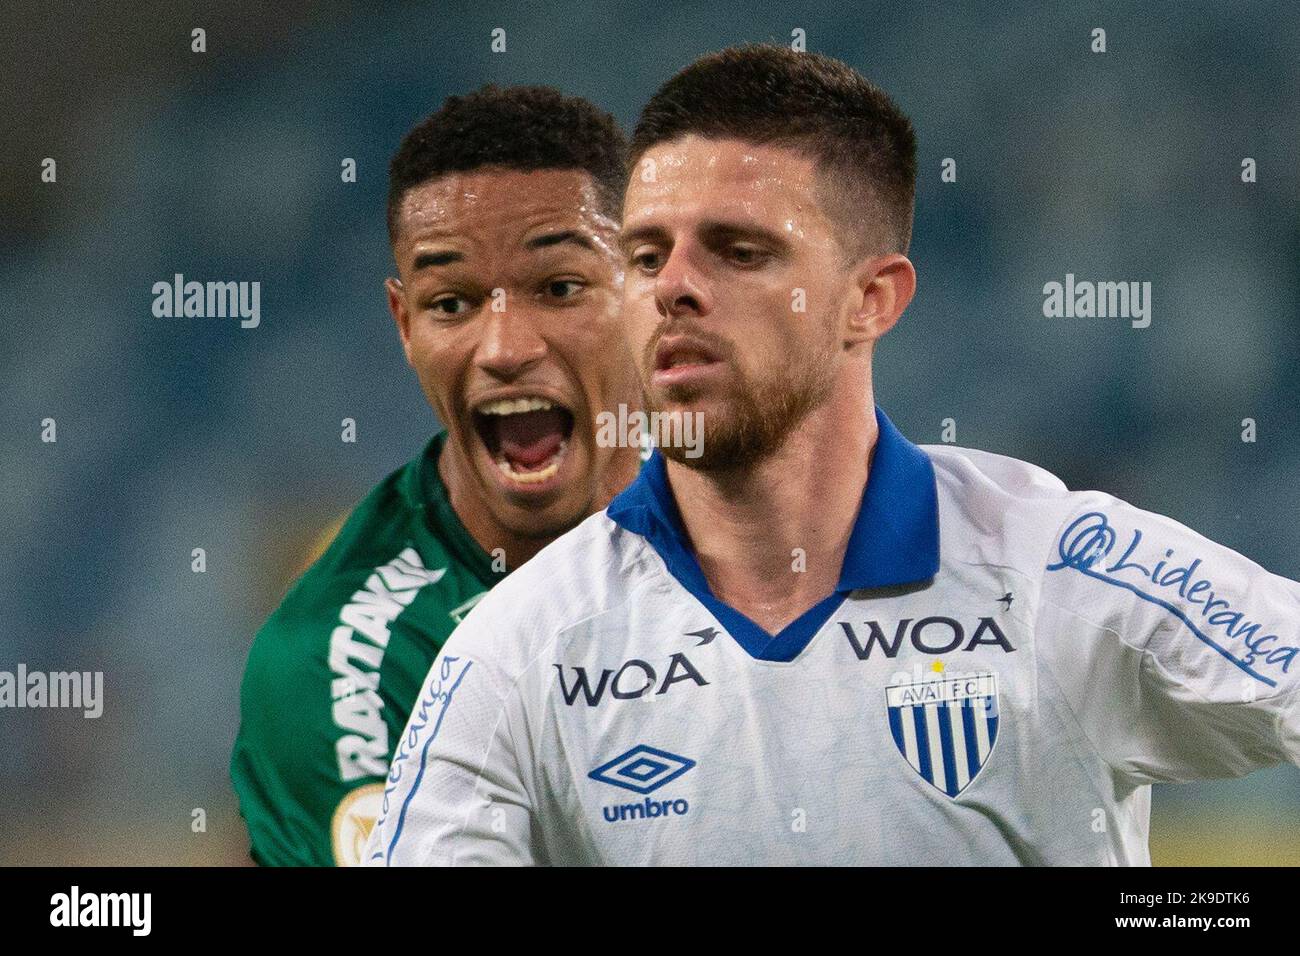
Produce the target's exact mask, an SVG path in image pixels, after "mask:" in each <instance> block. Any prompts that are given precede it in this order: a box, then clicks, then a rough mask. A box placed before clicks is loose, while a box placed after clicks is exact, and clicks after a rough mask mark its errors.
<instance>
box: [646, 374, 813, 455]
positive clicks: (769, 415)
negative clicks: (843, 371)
mask: <svg viewBox="0 0 1300 956" xmlns="http://www.w3.org/2000/svg"><path fill="white" fill-rule="evenodd" d="M732 371H733V374H734V375H735V376H736V384H735V387H734V388H733V389H731V391H730V393H729V394H728V395H727V396H726V397H725V399H724V400H723V401H722V402H719V403H718V405H719V406H720V408H719V410H718V411H714V412H704V413H702V419H703V420H702V425H703V442H702V448H699V449H692V448H688V447H685V446H682V447H674V446H669V447H664V448H661V449H660V450H661V451H662V452H663V455H664V457H666V458H668V459H669V460H671V461H674V462H677V463H678V464H682V465H685V466H686V467H688V468H691V469H694V470H695V471H700V472H727V471H744V470H748V469H752V468H753V467H754V466H756V465H757V464H759V463H760V462H762V461H763V460H764V459H766V458H768V457H769V456H771V455H772V454H774V453H775V452H777V451H778V450H779V449H780V448H781V446H782V445H784V444H785V441H786V439H787V438H789V436H790V433H791V432H793V431H794V430H795V429H796V428H797V427H798V426H799V424H800V423H801V422H802V421H803V420H804V419H805V418H806V417H807V416H808V414H809V413H810V412H812V411H813V410H814V409H816V408H818V407H820V406H821V405H822V404H823V403H825V402H826V400H827V399H828V398H829V397H830V394H831V391H832V379H831V375H830V365H829V356H812V357H810V358H809V359H808V360H806V361H805V362H804V363H802V364H800V365H799V366H797V367H794V368H789V369H783V370H782V373H779V374H775V375H772V376H770V377H768V378H767V379H765V380H762V381H752V380H751V379H749V378H748V377H747V376H745V375H744V374H742V373H741V372H740V370H739V369H737V368H735V367H734V366H733V369H732ZM662 397H663V399H664V401H663V402H662V404H661V403H659V402H656V401H655V397H654V396H652V395H649V394H647V395H646V396H645V400H646V407H647V408H648V409H650V410H651V411H652V412H653V411H667V410H668V408H665V407H664V406H668V407H670V408H675V409H682V408H683V406H687V407H689V405H691V404H692V403H693V402H694V401H695V400H696V399H698V398H700V397H701V393H700V391H699V390H697V389H695V388H691V387H685V388H683V387H671V388H668V389H666V390H665V392H664V394H663V396H662ZM681 414H692V412H688V411H683V412H681ZM692 456H694V457H692Z"/></svg>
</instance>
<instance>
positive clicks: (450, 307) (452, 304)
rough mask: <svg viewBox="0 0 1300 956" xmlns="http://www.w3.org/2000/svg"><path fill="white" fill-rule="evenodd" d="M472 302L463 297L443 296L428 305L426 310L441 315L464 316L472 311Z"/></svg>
mask: <svg viewBox="0 0 1300 956" xmlns="http://www.w3.org/2000/svg"><path fill="white" fill-rule="evenodd" d="M470 307H471V306H470V301H469V299H467V298H465V297H464V296H463V295H442V296H438V297H437V298H436V299H433V300H431V301H430V302H428V303H426V305H425V308H426V309H429V310H430V311H432V312H436V313H439V314H440V315H464V314H465V313H466V312H468V311H469V310H470Z"/></svg>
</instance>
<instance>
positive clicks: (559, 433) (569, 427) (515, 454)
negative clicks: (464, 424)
mask: <svg viewBox="0 0 1300 956" xmlns="http://www.w3.org/2000/svg"><path fill="white" fill-rule="evenodd" d="M473 418H474V430H475V432H477V433H478V436H479V439H480V440H481V441H482V443H483V448H484V449H485V450H486V452H487V456H488V458H489V459H490V461H491V463H492V470H493V471H494V472H495V473H496V474H497V475H498V477H499V478H500V480H501V481H502V483H503V484H504V485H506V486H507V487H509V488H513V489H516V490H521V491H541V490H544V489H548V488H550V487H551V486H553V485H554V484H555V483H556V480H557V476H558V475H559V473H560V466H561V465H562V464H563V463H564V460H565V456H566V454H567V452H568V450H569V439H570V438H571V437H572V435H573V412H571V411H570V410H569V409H567V408H565V407H564V406H563V405H561V404H559V403H558V402H556V401H554V400H552V399H549V398H544V397H542V396H540V395H516V396H510V397H504V398H493V399H489V400H486V401H482V402H479V403H478V404H477V405H475V406H474V412H473Z"/></svg>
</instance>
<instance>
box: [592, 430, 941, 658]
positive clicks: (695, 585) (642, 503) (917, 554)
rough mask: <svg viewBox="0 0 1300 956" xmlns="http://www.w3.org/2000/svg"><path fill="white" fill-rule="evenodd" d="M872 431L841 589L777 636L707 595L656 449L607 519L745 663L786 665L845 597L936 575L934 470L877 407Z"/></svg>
mask: <svg viewBox="0 0 1300 956" xmlns="http://www.w3.org/2000/svg"><path fill="white" fill-rule="evenodd" d="M876 424H877V426H878V427H879V437H878V438H877V439H876V447H875V453H874V457H873V458H872V460H871V470H870V472H869V473H868V475H867V487H866V490H865V491H864V492H863V495H862V505H861V507H860V508H859V509H858V516H857V519H856V520H855V521H854V525H853V531H852V532H851V533H850V535H849V546H848V549H847V551H846V552H845V555H844V565H843V567H842V568H841V569H840V580H839V584H838V585H837V586H836V588H835V591H834V592H833V593H831V594H829V595H828V596H827V597H826V598H824V599H823V600H821V601H819V602H818V603H817V604H815V605H813V606H812V607H811V608H809V609H808V610H807V611H805V612H804V613H803V614H801V615H800V616H799V617H798V618H796V619H795V620H794V621H792V622H790V624H788V625H786V626H785V627H784V628H782V630H781V631H780V632H778V633H777V634H769V633H768V632H767V631H765V630H763V628H761V627H759V626H758V625H757V624H755V623H754V622H753V621H751V620H750V619H749V618H747V617H746V616H745V615H743V614H741V613H740V612H739V611H737V610H736V609H735V608H733V607H731V606H730V605H728V604H726V603H724V602H722V601H720V600H718V599H717V598H716V597H714V596H713V592H712V591H711V590H710V589H709V583H708V581H707V580H705V577H704V572H703V571H701V570H700V565H699V562H698V561H696V559H695V555H694V554H693V553H692V552H691V549H690V547H689V544H688V542H687V537H686V530H685V527H684V526H683V524H682V519H681V513H680V512H679V511H678V510H677V502H676V501H675V500H674V498H673V492H672V487H671V486H670V485H669V483H668V470H667V466H666V464H665V462H664V458H663V455H661V454H660V453H659V451H658V449H656V450H655V452H654V454H652V455H651V456H650V460H649V461H648V462H646V464H645V467H643V468H642V469H641V473H640V475H638V477H637V478H636V480H635V481H633V482H632V484H630V485H629V486H628V487H627V488H626V489H625V490H624V491H623V492H622V493H621V494H619V495H618V496H617V497H616V498H615V499H614V500H613V501H611V502H610V504H609V509H608V512H607V513H608V514H609V517H610V518H611V519H612V520H613V521H615V522H616V523H617V524H619V525H621V526H622V527H624V528H626V529H627V530H629V531H631V532H634V533H635V534H639V535H641V536H642V537H644V538H645V539H646V540H647V541H648V542H650V545H651V547H653V548H654V549H655V551H657V552H658V553H659V556H660V557H662V558H663V559H664V563H665V564H666V565H667V566H668V570H669V572H670V573H671V574H672V576H673V577H675V578H676V579H677V580H678V581H680V582H681V584H682V586H683V587H685V588H686V590H688V591H689V592H690V593H691V594H692V595H694V596H695V598H696V599H697V600H699V602H700V603H701V604H703V605H704V606H705V607H706V608H708V609H709V611H710V612H711V613H712V614H713V616H714V617H716V618H717V619H718V621H719V622H720V623H721V624H722V625H723V627H725V628H726V629H727V631H728V633H730V634H731V636H732V637H733V638H734V639H735V640H736V642H737V643H738V644H739V645H740V646H741V647H743V648H744V649H745V650H746V651H747V652H748V653H749V654H750V656H752V657H754V658H757V659H758V660H765V661H792V660H794V659H795V658H796V657H798V656H799V653H800V652H801V651H802V650H803V649H804V648H805V647H807V646H808V642H809V641H811V640H812V639H813V635H814V634H816V633H817V632H818V631H819V630H821V627H822V625H823V624H825V623H826V622H827V620H829V619H830V616H831V615H832V614H833V613H835V609H836V608H837V607H839V606H840V604H841V603H842V602H843V600H844V598H845V597H846V596H847V595H848V593H849V592H850V591H856V590H858V589H861V588H882V587H889V586H892V585H899V584H912V583H915V582H918V581H926V580H929V579H930V578H932V577H934V575H935V574H936V573H937V572H938V570H939V496H938V492H937V490H936V486H935V478H934V466H933V465H932V464H931V462H930V458H929V456H928V455H926V453H925V452H923V451H921V449H919V448H917V447H916V446H915V445H913V444H912V443H911V442H909V441H908V440H907V439H906V438H904V437H903V435H902V434H901V433H900V432H899V431H898V429H897V428H895V427H894V423H893V422H891V421H890V420H889V419H888V418H887V417H886V416H885V413H884V412H882V411H881V410H880V408H879V407H878V406H877V408H876Z"/></svg>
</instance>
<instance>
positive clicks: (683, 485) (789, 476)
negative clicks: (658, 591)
mask: <svg viewBox="0 0 1300 956" xmlns="http://www.w3.org/2000/svg"><path fill="white" fill-rule="evenodd" d="M877 432H878V428H877V425H876V417H875V404H874V399H873V397H872V394H871V390H870V388H868V389H867V392H866V394H865V396H864V394H863V391H862V389H861V386H860V385H859V386H858V387H857V388H854V389H852V390H844V391H843V394H838V395H835V394H833V395H832V397H831V399H830V400H829V401H828V402H827V403H826V404H824V405H823V406H821V407H820V408H818V409H816V410H814V411H813V412H812V413H811V414H809V415H808V417H807V418H805V419H804V421H803V422H802V423H800V424H799V426H798V427H796V428H795V429H794V431H792V432H791V434H790V435H789V437H788V438H787V439H786V441H785V442H784V443H783V444H782V445H781V447H780V448H779V449H778V450H777V451H776V452H774V453H773V454H772V455H770V456H768V457H767V458H765V459H764V460H763V461H761V462H759V463H758V464H756V465H753V466H751V467H748V468H745V469H743V470H742V469H737V470H735V471H721V472H718V471H713V472H699V471H692V470H691V469H690V468H688V467H686V466H684V465H681V464H678V463H677V462H672V461H670V462H668V463H667V467H668V479H669V483H670V484H671V486H672V489H673V496H674V498H675V499H676V501H677V506H678V509H679V510H680V512H681V515H682V522H683V524H684V525H685V526H686V532H687V534H688V535H689V537H690V540H691V543H692V546H693V547H694V550H695V556H696V559H697V560H698V561H699V564H700V569H701V570H702V571H703V572H704V576H705V578H706V579H707V580H708V582H709V587H710V589H711V590H712V591H713V593H714V596H716V597H717V598H719V599H720V600H722V601H725V602H726V603H727V604H729V605H731V606H732V607H734V608H736V609H737V610H738V611H740V612H741V613H742V614H744V615H745V616H746V617H748V618H749V619H750V620H752V621H754V622H755V623H756V624H758V625H759V626H760V627H762V628H763V629H764V630H766V631H768V632H769V633H776V632H777V631H779V630H781V628H783V627H785V626H786V625H787V624H789V623H790V622H791V621H793V620H794V619H795V618H797V617H798V616H799V615H801V614H802V613H803V612H805V611H807V610H808V609H809V608H811V607H812V606H813V605H815V604H816V603H818V602H819V601H821V600H823V599H824V598H826V597H827V596H829V595H830V594H831V593H832V592H833V591H834V590H835V588H836V586H837V585H838V583H839V574H840V568H841V566H842V565H843V563H844V554H845V552H846V550H847V549H848V543H849V537H850V535H851V534H852V532H853V524H854V521H855V520H856V518H857V514H858V509H859V508H860V506H861V504H862V494H863V490H864V489H865V488H866V484H867V474H868V469H869V464H868V462H869V459H870V455H871V452H872V449H874V448H875V443H876V437H877Z"/></svg>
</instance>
